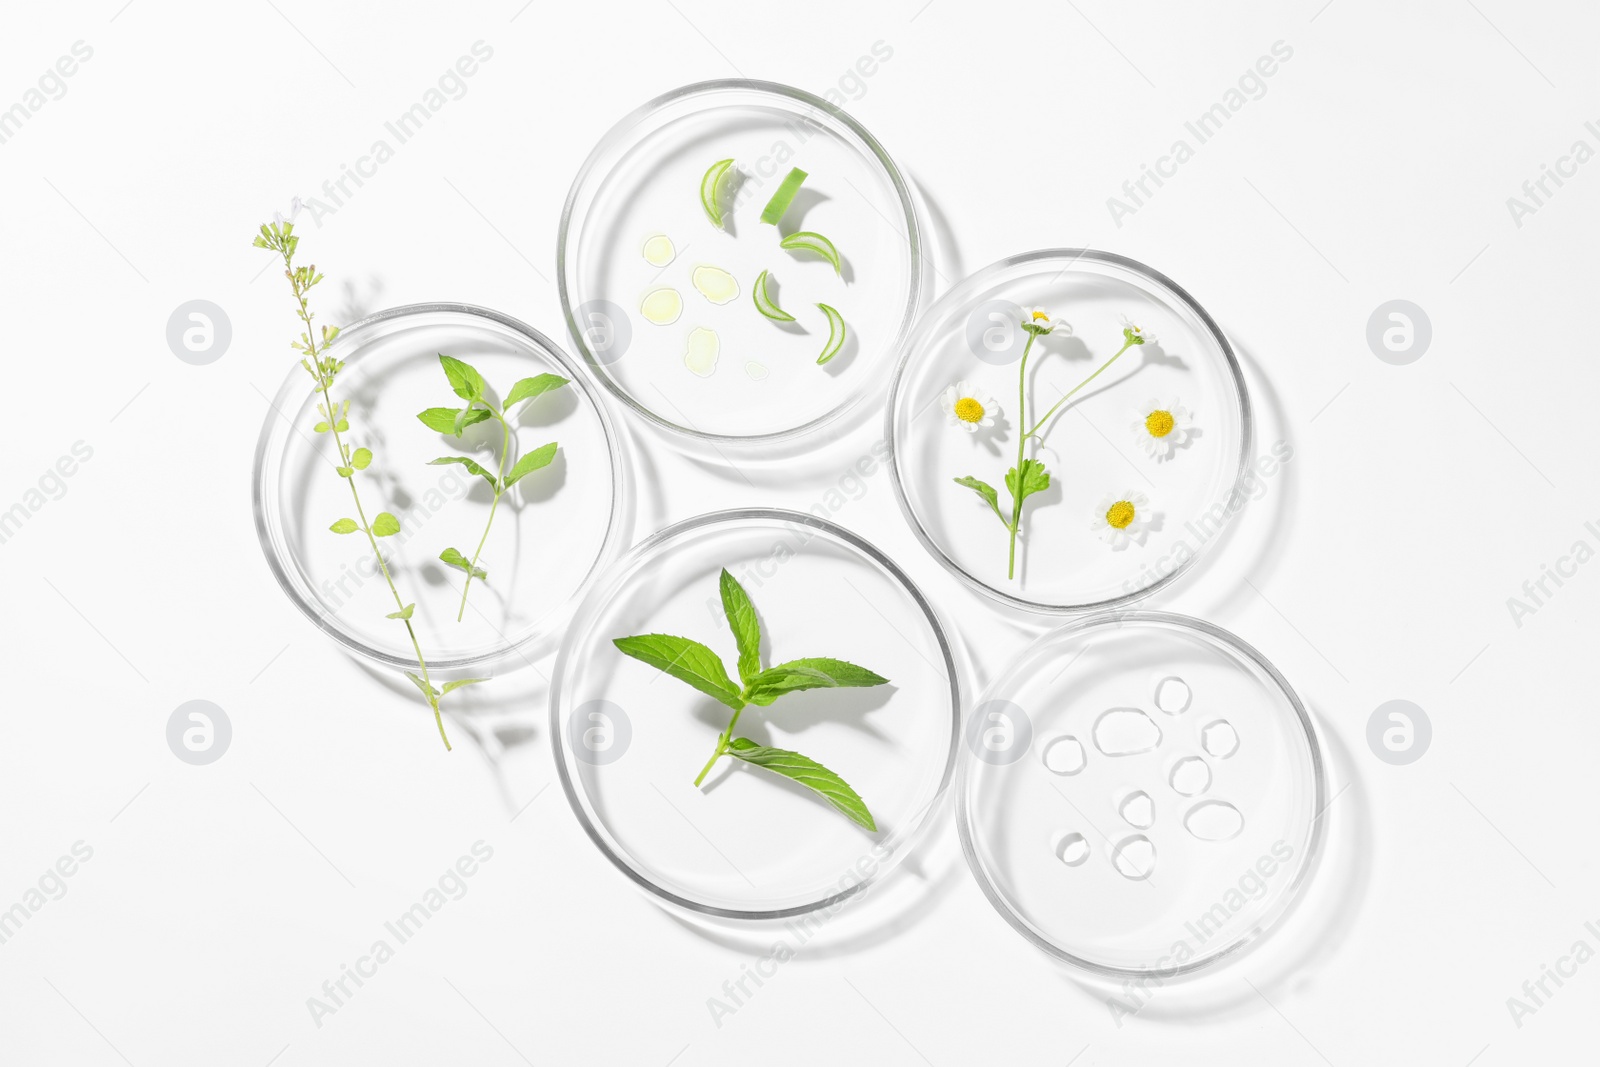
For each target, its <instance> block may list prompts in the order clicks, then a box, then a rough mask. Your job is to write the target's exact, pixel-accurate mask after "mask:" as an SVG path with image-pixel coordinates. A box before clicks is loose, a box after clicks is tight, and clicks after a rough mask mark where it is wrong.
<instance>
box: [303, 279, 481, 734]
mask: <svg viewBox="0 0 1600 1067" xmlns="http://www.w3.org/2000/svg"><path fill="white" fill-rule="evenodd" d="M283 265H284V267H285V268H287V269H288V271H289V277H290V281H291V283H292V282H293V279H294V266H293V264H292V263H291V262H290V257H289V255H288V254H287V253H285V254H284V257H283ZM295 299H296V300H297V301H298V302H299V304H300V312H299V314H300V321H301V322H303V323H305V324H306V344H307V345H308V346H310V348H311V352H310V357H311V358H310V362H311V365H312V366H313V367H317V366H318V364H317V355H318V353H319V352H320V351H325V350H326V349H327V345H326V344H324V345H323V346H322V349H318V348H317V347H316V335H315V334H314V332H313V331H312V327H311V311H310V309H309V308H308V307H307V306H306V295H305V292H304V291H302V290H301V289H300V287H299V286H298V285H296V286H295ZM315 374H316V379H317V386H318V388H319V389H320V390H321V391H322V402H323V404H325V405H326V407H327V419H328V430H329V432H331V433H332V434H333V445H334V448H336V449H337V450H338V452H339V461H340V462H341V463H345V462H346V458H345V452H344V439H343V438H342V437H341V436H340V435H339V416H338V409H337V408H335V407H334V405H333V394H332V393H331V392H330V391H329V387H328V377H327V375H326V374H324V373H323V372H322V370H321V369H320V367H319V369H318V370H317V371H316V372H315ZM345 481H346V482H348V483H349V485H350V499H351V501H352V502H353V503H354V504H355V507H356V515H357V517H359V518H360V520H361V530H362V532H363V533H365V534H366V535H367V544H369V545H371V546H372V555H373V558H374V559H376V560H377V561H378V570H379V571H380V572H381V573H382V574H383V580H384V582H386V583H387V584H388V586H389V593H390V595H392V596H393V597H394V603H395V607H396V608H399V609H401V610H404V609H405V606H406V605H405V601H404V600H403V599H401V597H400V590H399V589H397V588H395V584H394V578H393V576H391V575H390V574H389V565H388V564H387V563H386V562H384V558H383V552H382V551H381V550H380V549H379V548H378V539H377V537H375V536H374V535H373V533H372V524H371V523H369V522H368V521H367V512H366V509H365V508H363V507H362V506H361V493H360V491H358V490H357V489H356V480H355V475H354V474H353V473H352V474H351V476H350V477H348V478H346V479H345ZM401 621H402V622H404V623H405V627H406V636H408V637H410V638H411V648H412V650H413V651H414V652H416V654H417V666H418V667H419V668H421V670H422V681H423V684H424V685H426V686H427V687H428V703H429V705H431V706H432V708H433V721H434V722H435V723H437V724H438V726H439V739H440V740H442V741H443V742H444V748H445V751H446V752H449V751H451V748H450V738H449V736H448V735H447V734H446V733H445V732H444V716H443V715H442V714H441V713H440V711H439V700H438V698H437V697H435V696H433V682H432V680H431V679H429V677H428V661H427V660H426V659H424V658H423V655H422V643H421V642H420V641H418V640H417V632H416V630H414V629H413V628H412V626H411V620H410V619H403V620H401Z"/></svg>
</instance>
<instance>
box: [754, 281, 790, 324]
mask: <svg viewBox="0 0 1600 1067" xmlns="http://www.w3.org/2000/svg"><path fill="white" fill-rule="evenodd" d="M750 295H751V296H753V297H755V301H756V310H757V311H759V312H761V314H763V315H765V316H766V317H767V318H769V319H771V320H773V321H774V322H793V321H794V316H793V315H791V314H789V313H788V312H787V311H785V310H783V309H782V308H781V307H779V306H778V305H777V303H776V302H775V301H774V300H773V299H772V295H771V294H770V293H768V292H767V272H766V271H762V272H761V274H760V275H759V276H758V277H757V278H756V284H755V285H753V286H751V287H750Z"/></svg>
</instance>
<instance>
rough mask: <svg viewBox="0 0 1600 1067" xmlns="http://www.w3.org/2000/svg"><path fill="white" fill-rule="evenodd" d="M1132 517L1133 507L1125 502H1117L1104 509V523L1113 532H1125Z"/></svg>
mask: <svg viewBox="0 0 1600 1067" xmlns="http://www.w3.org/2000/svg"><path fill="white" fill-rule="evenodd" d="M1133 516H1134V511H1133V505H1132V504H1130V503H1128V502H1127V501H1126V500H1119V501H1117V502H1116V503H1115V504H1112V505H1111V506H1110V507H1109V508H1107V509H1106V522H1107V523H1109V524H1110V525H1111V527H1112V529H1115V530H1126V529H1127V528H1128V526H1129V524H1131V523H1132V522H1133Z"/></svg>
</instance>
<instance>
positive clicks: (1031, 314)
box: [1022, 307, 1071, 335]
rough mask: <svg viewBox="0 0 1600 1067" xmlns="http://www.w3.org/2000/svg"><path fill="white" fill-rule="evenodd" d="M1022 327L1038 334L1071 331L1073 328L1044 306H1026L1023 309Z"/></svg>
mask: <svg viewBox="0 0 1600 1067" xmlns="http://www.w3.org/2000/svg"><path fill="white" fill-rule="evenodd" d="M1022 328H1023V329H1024V330H1027V331H1028V332H1029V333H1031V334H1034V335H1038V334H1045V333H1050V332H1052V331H1054V330H1061V331H1062V332H1064V333H1070V332H1071V328H1070V327H1069V326H1068V325H1067V324H1066V323H1065V322H1063V321H1062V320H1060V319H1058V318H1056V317H1055V316H1054V315H1052V314H1050V312H1048V311H1046V310H1045V309H1044V308H1035V307H1025V308H1023V309H1022Z"/></svg>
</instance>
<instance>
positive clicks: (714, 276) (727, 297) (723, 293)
mask: <svg viewBox="0 0 1600 1067" xmlns="http://www.w3.org/2000/svg"><path fill="white" fill-rule="evenodd" d="M694 287H695V288H696V289H697V290H699V292H700V295H701V296H703V297H705V298H706V299H707V300H709V301H711V302H712V303H713V304H726V303H728V302H729V301H731V300H734V299H736V298H737V297H738V295H739V279H737V278H735V277H734V276H733V275H731V274H729V273H728V272H727V271H725V270H723V269H722V268H721V267H705V266H701V267H696V268H695V269H694Z"/></svg>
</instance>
